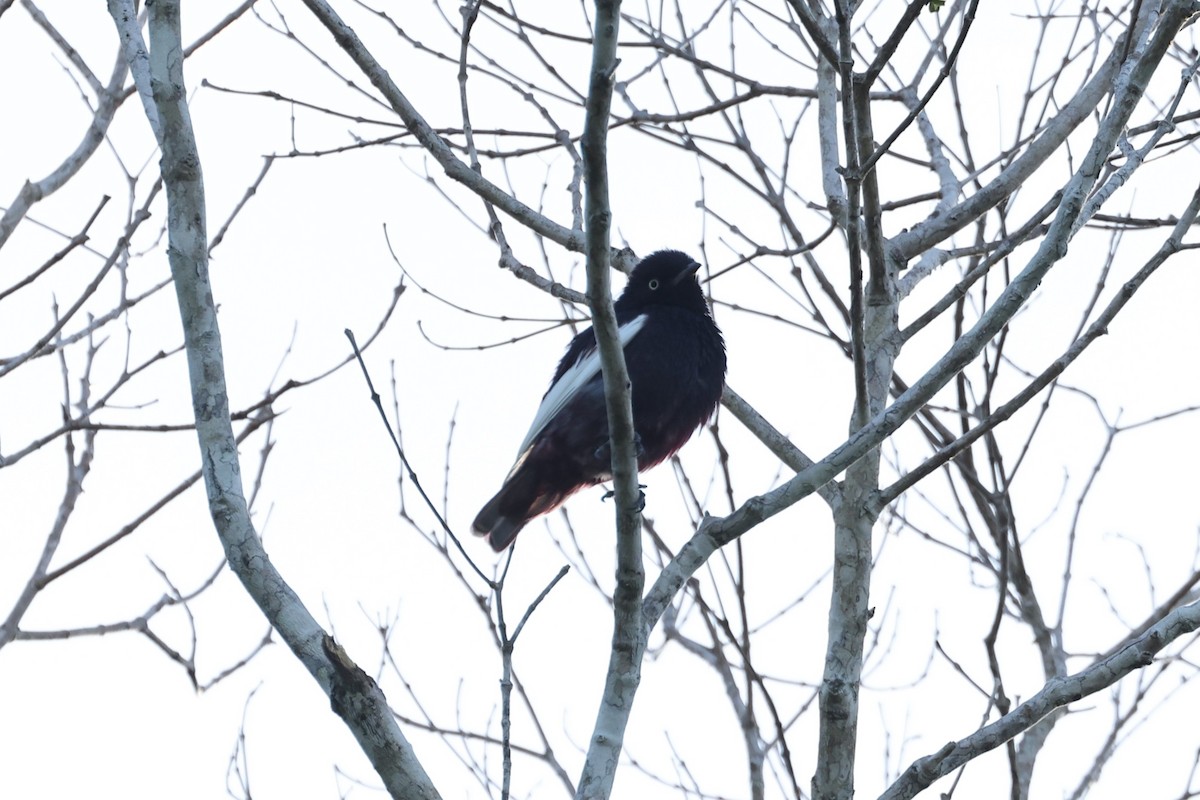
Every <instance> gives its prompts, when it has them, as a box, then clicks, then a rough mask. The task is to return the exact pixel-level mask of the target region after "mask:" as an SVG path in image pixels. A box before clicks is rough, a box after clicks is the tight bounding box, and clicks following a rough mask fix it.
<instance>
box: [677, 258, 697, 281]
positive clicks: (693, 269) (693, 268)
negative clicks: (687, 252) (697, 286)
mask: <svg viewBox="0 0 1200 800" xmlns="http://www.w3.org/2000/svg"><path fill="white" fill-rule="evenodd" d="M699 271H700V264H699V263H698V262H695V261H693V262H692V263H691V264H688V267H687V269H685V270H684V271H683V272H681V273H679V277H677V278H676V279H675V280H673V281H671V285H672V286H678V285H679V284H681V283H683V282H684V281H685V280H687V279H688V278H690V277H692V276H694V275H695V274H696V273H697V272H699Z"/></svg>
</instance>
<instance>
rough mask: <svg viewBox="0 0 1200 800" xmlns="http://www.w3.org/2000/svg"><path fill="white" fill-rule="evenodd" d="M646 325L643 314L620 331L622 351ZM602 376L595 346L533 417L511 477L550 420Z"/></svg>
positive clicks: (558, 382) (557, 383) (556, 385)
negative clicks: (596, 377) (591, 382)
mask: <svg viewBox="0 0 1200 800" xmlns="http://www.w3.org/2000/svg"><path fill="white" fill-rule="evenodd" d="M645 324H646V315H645V314H639V315H638V316H636V317H634V318H633V319H631V320H629V322H626V323H625V324H623V325H621V326H620V327H619V328H618V329H617V336H618V337H619V338H620V340H621V349H622V350H624V349H625V348H626V347H628V346H629V343H630V342H631V341H633V337H634V336H637V334H638V331H640V330H641V329H642V326H644V325H645ZM599 373H600V351H599V350H598V349H597V348H596V347H595V344H594V343H593V345H592V349H591V350H589V351H587V352H586V353H584V355H583V356H581V357H580V358H579V360H578V361H576V362H575V363H574V364H572V365H571V366H570V367H568V368H567V369H566V370H565V371H564V372H563V373H562V375H561V376H560V377H559V378H558V380H556V381H555V382H554V385H552V386H551V387H550V391H548V392H546V396H545V397H543V398H542V404H541V405H540V406H538V410H537V413H536V414H535V415H534V416H533V424H532V425H530V426H529V432H528V433H526V434H525V440H524V441H523V442H521V448H520V449H519V450H518V451H517V454H518V455H517V460H516V463H514V464H513V466H512V469H511V470H509V475H510V476H511V475H512V473H514V472H516V471H517V468H518V467H519V466H521V462H522V461H524V460H525V457H526V456H527V455H529V450H530V448H531V446H532V445H533V440H534V439H536V438H537V436H538V434H539V433H541V432H542V430H543V429H545V427H546V426H547V425H548V424H550V420H552V419H554V417H555V416H557V415H558V412H560V411H562V410H563V408H564V407H565V406H566V405H567V403H569V402H571V400H572V398H574V397H575V396H576V395H577V394H578V393H579V390H580V389H582V388H583V387H584V386H586V385H587V383H588V381H590V380H591V379H592V378H594V377H595V376H596V375H598V374H599Z"/></svg>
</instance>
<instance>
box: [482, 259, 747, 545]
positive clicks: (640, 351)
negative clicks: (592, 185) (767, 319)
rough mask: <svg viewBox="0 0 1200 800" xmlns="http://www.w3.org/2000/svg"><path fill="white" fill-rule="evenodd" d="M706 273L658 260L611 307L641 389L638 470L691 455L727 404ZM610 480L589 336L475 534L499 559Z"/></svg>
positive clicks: (636, 401)
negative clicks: (697, 437) (690, 444)
mask: <svg viewBox="0 0 1200 800" xmlns="http://www.w3.org/2000/svg"><path fill="white" fill-rule="evenodd" d="M699 269H700V265H699V264H697V263H696V262H695V261H693V260H692V259H691V258H690V257H689V256H687V255H685V254H684V253H680V252H678V251H676V250H660V251H659V252H657V253H654V254H652V255H649V256H647V257H646V258H645V259H643V260H642V262H641V263H639V264H638V265H637V267H636V268H635V269H634V270H633V273H632V274H631V275H630V276H629V283H628V284H627V285H626V286H625V291H624V292H622V293H621V296H620V298H618V299H617V302H616V303H614V304H613V308H614V309H615V311H616V314H617V325H618V326H619V327H618V330H619V334H620V338H621V343H622V345H623V346H624V348H625V364H626V366H627V367H628V370H629V380H630V383H631V385H632V389H633V425H634V430H635V431H636V432H637V437H638V438H637V444H638V469H639V470H645V469H649V468H650V467H652V466H654V465H655V464H658V463H659V462H661V461H664V460H666V459H667V458H669V457H670V456H672V455H673V454H674V453H675V452H676V451H677V450H679V448H681V447H683V445H684V443H685V442H686V441H687V440H688V439H690V438H691V436H692V434H693V433H695V431H696V429H697V428H699V427H700V426H701V425H703V424H704V423H705V422H706V421H707V420H708V418H709V417H710V416H712V413H713V410H714V409H716V407H717V403H718V402H719V401H720V399H721V387H722V385H723V384H724V382H725V341H724V340H723V339H722V338H721V331H720V330H719V329H718V328H717V325H716V323H715V322H713V318H712V315H711V314H709V311H708V304H707V303H706V302H705V300H704V293H703V292H701V291H700V284H699V283H697V281H696V271H697V270H699ZM610 473H611V454H610V449H609V443H608V412H607V410H606V408H605V405H604V384H603V379H602V377H601V375H600V354H599V353H598V352H597V350H596V337H595V334H594V333H593V332H592V329H591V328H588V329H587V330H585V331H583V332H582V333H580V334H579V335H578V336H576V337H575V338H574V339H573V340H571V344H570V346H569V347H567V352H566V354H565V355H563V357H562V361H560V362H559V363H558V369H557V370H555V372H554V379H553V380H552V381H551V382H550V389H549V390H548V391H547V392H546V395H545V397H543V398H542V404H541V406H540V407H539V408H538V411H537V414H536V415H535V416H534V419H533V425H531V426H530V428H529V433H527V434H526V435H525V441H524V442H522V443H521V447H520V450H519V451H518V453H517V460H516V463H514V464H513V467H512V469H511V470H510V471H509V473H508V477H507V478H505V480H504V485H503V486H501V487H500V491H499V492H497V494H496V496H495V497H493V498H492V499H491V500H489V501H488V503H487V505H485V506H484V507H483V510H482V511H480V512H479V515H478V516H477V517H475V522H474V524H473V525H472V528H474V530H475V533H476V534H478V535H480V536H486V537H488V542H489V543H490V544H491V545H492V547H493V548H494V549H495V550H496V551H497V552H499V551H501V550H503V549H504V548H506V547H508V546H509V545H510V544H512V540H513V539H514V538H516V535H517V533H519V532H520V530H521V528H523V527H524V526H525V524H526V523H528V522H529V521H530V520H531V519H533V518H534V517H537V516H538V515H540V514H545V513H546V512H548V511H553V510H554V509H555V508H558V506H560V505H561V504H562V503H563V501H564V500H566V499H567V498H568V497H570V496H571V495H572V494H574V493H575V492H576V491H578V490H580V489H582V488H584V487H586V486H594V485H595V484H597V483H601V482H602V481H606V480H608V479H609V478H611V474H610Z"/></svg>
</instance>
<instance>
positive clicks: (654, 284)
mask: <svg viewBox="0 0 1200 800" xmlns="http://www.w3.org/2000/svg"><path fill="white" fill-rule="evenodd" d="M648 285H649V286H650V291H654V290H655V289H657V288H658V278H651V279H650V283H649V284H648Z"/></svg>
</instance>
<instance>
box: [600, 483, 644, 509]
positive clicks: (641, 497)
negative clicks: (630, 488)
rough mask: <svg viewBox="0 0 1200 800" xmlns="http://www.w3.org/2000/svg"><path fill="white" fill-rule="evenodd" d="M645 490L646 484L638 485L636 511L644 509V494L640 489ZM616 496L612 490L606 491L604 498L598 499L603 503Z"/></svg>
mask: <svg viewBox="0 0 1200 800" xmlns="http://www.w3.org/2000/svg"><path fill="white" fill-rule="evenodd" d="M645 488H646V484H644V483H639V484H638V501H637V510H638V511H641V510H642V509H644V508H645V507H646V493H645V492H643V491H642V489H645ZM616 494H617V493H616V492H615V491H614V490H612V489H609V490H608V491H606V492H605V493H604V496H603V497H601V498H600V502H601V503H603V502H604V501H605V500H608V499H610V498H612V497H615V496H616Z"/></svg>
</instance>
